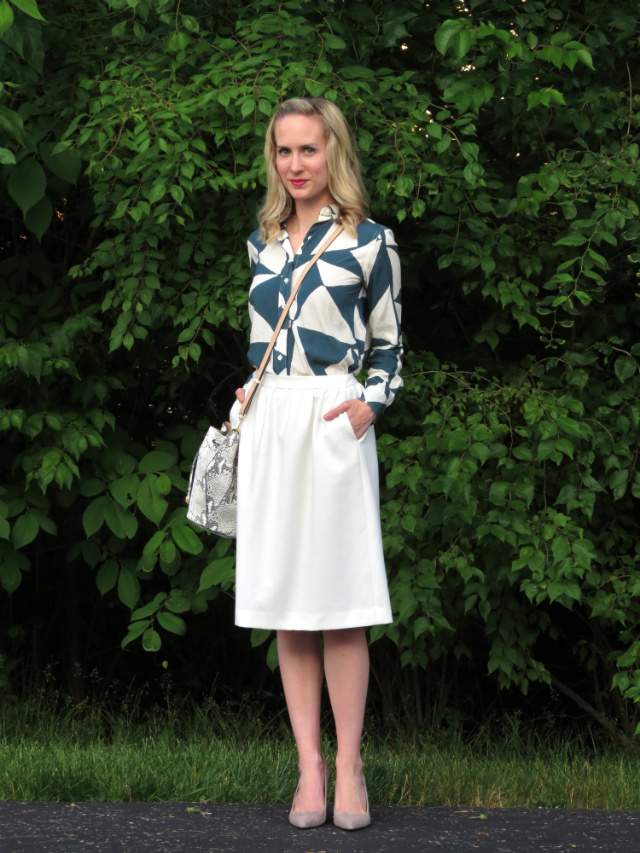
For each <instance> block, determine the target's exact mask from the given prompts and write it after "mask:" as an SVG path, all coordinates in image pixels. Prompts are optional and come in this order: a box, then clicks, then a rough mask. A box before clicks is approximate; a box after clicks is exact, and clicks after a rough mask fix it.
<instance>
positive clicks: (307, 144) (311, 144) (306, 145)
mask: <svg viewBox="0 0 640 853" xmlns="http://www.w3.org/2000/svg"><path fill="white" fill-rule="evenodd" d="M291 147H292V146H291V145H285V144H284V142H283V143H281V144H280V145H279V144H278V143H277V142H276V148H291ZM317 147H318V143H317V142H305V143H303V144H302V145H298V148H317Z"/></svg>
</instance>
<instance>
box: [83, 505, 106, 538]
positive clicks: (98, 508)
mask: <svg viewBox="0 0 640 853" xmlns="http://www.w3.org/2000/svg"><path fill="white" fill-rule="evenodd" d="M106 500H107V499H106V498H105V497H100V498H96V500H95V501H91V503H90V504H89V506H88V507H87V508H86V509H85V511H84V512H83V514H82V526H83V527H84V532H85V534H86V537H87V539H88V538H89V537H90V536H93V534H94V533H97V531H98V530H100V528H101V527H102V525H103V523H104V507H105V503H106Z"/></svg>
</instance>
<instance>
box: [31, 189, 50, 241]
mask: <svg viewBox="0 0 640 853" xmlns="http://www.w3.org/2000/svg"><path fill="white" fill-rule="evenodd" d="M52 218H53V206H52V204H51V202H50V201H49V199H48V198H47V196H46V195H45V196H43V197H42V198H41V199H40V201H38V202H36V204H34V206H33V207H32V208H31V209H30V210H29V211H28V213H27V214H26V215H25V217H24V224H25V225H26V226H27V228H28V229H29V231H32V232H33V233H34V234H35V235H36V237H37V238H38V242H39V243H41V242H42V237H43V235H44V233H45V231H46V230H47V228H48V227H49V226H50V225H51V219H52Z"/></svg>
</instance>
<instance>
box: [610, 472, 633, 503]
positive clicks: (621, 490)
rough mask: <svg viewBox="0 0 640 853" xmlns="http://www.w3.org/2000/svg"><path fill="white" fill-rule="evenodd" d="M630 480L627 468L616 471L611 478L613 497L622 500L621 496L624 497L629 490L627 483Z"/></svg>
mask: <svg viewBox="0 0 640 853" xmlns="http://www.w3.org/2000/svg"><path fill="white" fill-rule="evenodd" d="M628 482H629V471H628V470H627V469H626V468H625V469H624V470H622V471H614V472H613V474H612V475H611V477H610V478H609V487H610V488H611V489H612V490H613V499H614V500H616V501H617V500H620V498H622V497H624V494H625V492H626V491H627V484H628Z"/></svg>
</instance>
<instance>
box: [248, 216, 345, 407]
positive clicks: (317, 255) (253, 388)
mask: <svg viewBox="0 0 640 853" xmlns="http://www.w3.org/2000/svg"><path fill="white" fill-rule="evenodd" d="M343 231H344V225H338V227H337V228H336V229H335V231H333V232H332V233H331V234H330V235H329V236H328V237H327V239H326V240H325V241H324V243H323V244H322V245H321V246H320V248H319V249H318V251H317V252H316V253H315V255H314V256H313V258H312V259H311V260H310V261H309V263H308V264H307V267H306V269H305V270H304V272H303V273H302V275H301V276H300V278H299V279H298V281H297V282H296V285H295V287H293V288H292V290H291V295H290V296H289V298H288V299H287V304H286V305H285V306H284V308H283V310H282V314H281V315H280V319H279V320H278V322H277V323H276V327H275V329H274V332H273V336H272V338H271V340H270V341H269V346H268V347H267V349H266V352H265V354H264V356H263V359H262V361H261V362H260V367H259V368H258V369H257V370H256V372H255V374H254V376H253V381H252V384H251V386H250V387H249V389H248V390H247V393H246V394H245V398H244V403H243V404H242V406H241V408H240V420H241V421H242V419H243V418H244V417H245V415H246V414H247V412H248V411H249V406H250V405H251V401H252V400H253V398H254V396H255V393H256V391H257V390H258V388H259V386H260V382H261V381H262V376H263V374H264V372H265V370H266V369H267V365H268V363H269V358H270V357H271V353H272V352H273V348H274V346H275V345H276V340H277V339H278V335H279V334H280V331H281V329H282V327H283V325H284V321H285V320H286V319H287V315H288V313H289V309H290V308H291V305H292V304H293V300H294V299H295V298H296V296H297V294H298V291H299V290H300V285H301V284H302V282H303V281H304V278H305V276H306V274H307V273H308V272H309V270H310V269H311V267H312V266H313V265H314V264H315V263H317V261H318V260H319V259H320V255H322V253H323V252H324V251H325V249H328V248H329V246H330V245H331V244H332V243H333V241H334V240H335V239H336V237H337V236H338V235H339V234H341V233H342V232H343Z"/></svg>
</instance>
